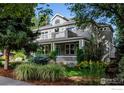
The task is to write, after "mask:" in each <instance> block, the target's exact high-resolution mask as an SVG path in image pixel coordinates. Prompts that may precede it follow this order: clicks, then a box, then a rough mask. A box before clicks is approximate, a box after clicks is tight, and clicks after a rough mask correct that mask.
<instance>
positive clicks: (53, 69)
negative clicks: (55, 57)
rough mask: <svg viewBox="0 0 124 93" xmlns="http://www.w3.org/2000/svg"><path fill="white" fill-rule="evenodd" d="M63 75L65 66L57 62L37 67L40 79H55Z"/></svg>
mask: <svg viewBox="0 0 124 93" xmlns="http://www.w3.org/2000/svg"><path fill="white" fill-rule="evenodd" d="M64 76H65V68H64V67H62V66H61V65H59V64H48V65H44V66H42V67H40V66H39V67H38V77H39V79H40V80H48V81H56V80H59V79H62V78H63V77H64Z"/></svg>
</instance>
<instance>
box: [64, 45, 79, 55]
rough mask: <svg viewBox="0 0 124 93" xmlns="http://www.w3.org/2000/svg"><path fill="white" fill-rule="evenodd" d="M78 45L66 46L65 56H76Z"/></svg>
mask: <svg viewBox="0 0 124 93" xmlns="http://www.w3.org/2000/svg"><path fill="white" fill-rule="evenodd" d="M77 47H78V44H77V43H70V44H66V45H65V54H67V55H74V54H75V53H76V48H77Z"/></svg>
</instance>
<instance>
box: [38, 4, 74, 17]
mask: <svg viewBox="0 0 124 93" xmlns="http://www.w3.org/2000/svg"><path fill="white" fill-rule="evenodd" d="M49 5H50V6H49V8H50V9H52V10H53V15H55V14H56V13H59V14H61V15H63V16H65V17H67V18H72V17H73V15H72V13H71V12H70V10H68V9H67V6H66V5H65V4H64V3H50V4H49ZM40 6H41V5H38V7H40ZM36 13H37V12H36Z"/></svg>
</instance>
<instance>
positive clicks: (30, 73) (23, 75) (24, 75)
mask: <svg viewBox="0 0 124 93" xmlns="http://www.w3.org/2000/svg"><path fill="white" fill-rule="evenodd" d="M36 70H37V69H36V65H35V64H21V65H19V66H18V67H17V68H16V69H15V75H16V78H17V79H18V80H35V79H36V72H37V71H36Z"/></svg>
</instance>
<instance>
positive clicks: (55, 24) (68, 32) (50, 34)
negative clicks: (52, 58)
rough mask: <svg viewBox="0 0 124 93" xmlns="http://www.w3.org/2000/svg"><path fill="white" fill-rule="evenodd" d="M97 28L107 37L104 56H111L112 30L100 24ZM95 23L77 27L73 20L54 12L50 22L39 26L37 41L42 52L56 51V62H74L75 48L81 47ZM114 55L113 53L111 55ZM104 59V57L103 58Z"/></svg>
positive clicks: (88, 37)
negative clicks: (106, 50)
mask: <svg viewBox="0 0 124 93" xmlns="http://www.w3.org/2000/svg"><path fill="white" fill-rule="evenodd" d="M97 25H99V26H100V28H99V29H98V30H101V31H104V32H105V36H106V37H107V38H108V39H107V43H110V44H108V49H109V50H108V53H106V56H105V58H106V57H107V58H108V59H109V58H110V57H111V55H110V54H111V53H110V52H111V49H112V47H111V45H112V37H113V32H112V28H111V26H109V25H103V24H102V25H101V24H97ZM94 28H95V25H94V26H93V25H89V26H87V27H86V28H85V29H79V28H78V27H77V26H76V25H75V21H74V20H70V19H67V18H65V17H64V16H62V15H60V14H55V15H54V16H53V17H52V19H51V20H50V24H49V25H46V26H43V27H41V28H39V31H40V33H41V34H40V36H39V38H38V39H37V41H38V42H39V43H40V45H41V47H42V49H43V52H44V54H48V53H50V51H54V50H56V51H57V54H58V55H57V59H56V61H57V62H64V63H76V62H77V61H76V50H77V48H83V46H85V41H86V40H88V39H90V36H91V32H92V30H93V29H94ZM112 56H113V57H114V55H112ZM103 59H104V58H103Z"/></svg>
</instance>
